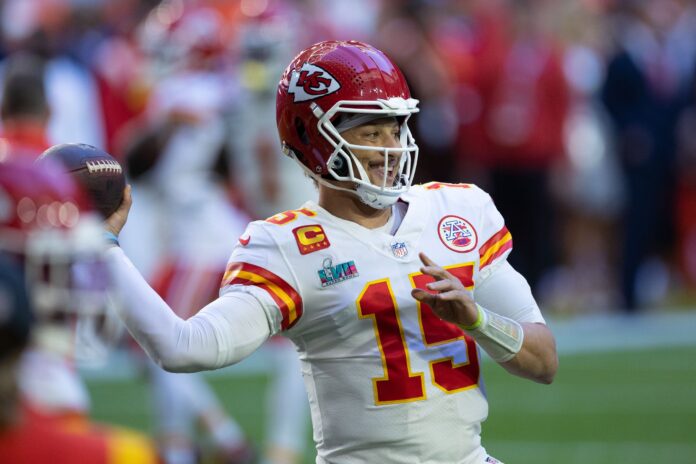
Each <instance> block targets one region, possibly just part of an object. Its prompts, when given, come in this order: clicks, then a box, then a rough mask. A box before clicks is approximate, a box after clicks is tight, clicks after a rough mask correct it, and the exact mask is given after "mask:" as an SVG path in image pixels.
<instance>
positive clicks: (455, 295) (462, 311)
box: [411, 253, 478, 326]
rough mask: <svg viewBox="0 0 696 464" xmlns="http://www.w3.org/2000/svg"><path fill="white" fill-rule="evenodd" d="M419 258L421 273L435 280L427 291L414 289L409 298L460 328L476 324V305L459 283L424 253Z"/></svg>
mask: <svg viewBox="0 0 696 464" xmlns="http://www.w3.org/2000/svg"><path fill="white" fill-rule="evenodd" d="M419 257H420V259H421V262H422V263H423V267H422V268H421V272H422V273H423V274H425V275H429V276H431V277H432V278H434V279H435V281H434V282H430V283H429V284H427V285H426V288H427V289H420V288H416V289H414V290H412V291H411V296H413V298H415V299H416V300H418V301H420V302H421V303H424V304H427V305H428V306H430V307H431V308H432V310H433V312H434V313H435V315H436V316H438V317H439V318H441V319H443V320H445V321H448V322H452V323H454V324H457V325H461V326H470V325H472V324H474V323H475V322H476V319H477V317H478V309H477V308H476V303H474V300H473V298H472V296H471V292H469V291H468V290H467V289H466V288H464V285H462V283H461V281H460V280H459V279H457V278H456V277H455V276H453V275H452V274H450V273H449V272H448V271H447V270H446V269H444V268H442V267H441V266H438V265H437V264H436V263H435V262H433V261H432V260H431V259H430V258H429V257H428V256H427V255H425V253H420V254H419Z"/></svg>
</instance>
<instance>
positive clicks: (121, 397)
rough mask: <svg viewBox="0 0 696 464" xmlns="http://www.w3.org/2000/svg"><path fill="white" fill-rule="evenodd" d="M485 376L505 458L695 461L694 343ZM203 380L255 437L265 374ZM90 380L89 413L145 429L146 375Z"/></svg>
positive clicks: (488, 432) (486, 438)
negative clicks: (544, 370) (540, 376)
mask: <svg viewBox="0 0 696 464" xmlns="http://www.w3.org/2000/svg"><path fill="white" fill-rule="evenodd" d="M694 337H696V334H695V335H694ZM484 379H485V382H486V388H487V391H488V395H489V399H490V415H489V418H488V420H487V421H486V422H485V423H484V428H483V442H484V445H485V446H486V447H487V449H488V450H489V452H490V453H491V454H492V455H494V456H496V457H497V458H498V459H501V460H503V461H505V462H506V463H507V464H510V463H513V464H527V463H528V464H546V463H548V464H551V463H554V464H556V463H562V464H574V463H578V464H579V463H583V464H604V463H606V464H609V463H611V464H617V463H620V464H624V463H630V464H654V463H663V462H679V463H696V346H689V347H684V348H660V349H651V350H636V351H611V352H593V353H585V354H564V355H562V356H561V364H560V369H559V372H558V375H557V377H556V381H555V382H554V384H553V385H551V386H545V385H537V384H534V383H532V382H529V381H525V380H522V379H518V378H515V377H513V376H511V375H509V374H507V373H506V372H504V371H503V369H502V368H500V367H499V366H497V365H495V364H493V363H491V362H486V363H484ZM210 382H211V384H212V385H213V387H214V389H215V390H216V391H217V392H218V393H219V394H220V397H221V398H222V400H223V401H224V403H225V405H226V407H227V408H228V409H229V411H230V412H231V413H232V414H233V415H234V416H235V417H236V418H237V419H238V420H239V422H240V423H241V425H242V427H243V428H244V429H245V431H246V432H247V433H248V434H249V436H250V437H251V438H252V439H254V440H255V441H256V442H257V443H262V441H263V431H264V425H263V420H264V418H265V411H264V410H263V407H264V396H263V395H264V391H265V385H266V382H267V378H266V377H265V376H264V375H263V374H253V375H212V376H210ZM88 386H89V389H90V392H91V394H92V399H93V416H94V418H95V419H96V420H102V421H108V422H112V423H117V424H122V425H126V426H130V427H135V428H138V429H140V430H143V431H146V432H150V431H151V424H152V417H151V413H150V409H149V406H148V402H149V390H148V387H147V385H146V384H145V381H144V379H139V380H138V379H132V378H129V379H125V380H108V381H107V380H103V379H102V380H98V379H92V380H90V381H89V382H88ZM307 448H308V450H307V454H306V458H305V462H306V463H307V464H309V463H313V462H314V457H313V454H312V451H313V450H312V443H311V432H310V431H309V430H308V431H307Z"/></svg>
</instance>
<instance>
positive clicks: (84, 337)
mask: <svg viewBox="0 0 696 464" xmlns="http://www.w3.org/2000/svg"><path fill="white" fill-rule="evenodd" d="M104 247H105V242H104V239H103V236H102V228H101V221H100V220H99V218H98V215H97V214H96V212H94V211H93V210H91V208H90V206H89V204H88V203H87V201H86V196H84V194H83V193H82V191H81V190H80V189H79V187H78V186H77V184H76V183H75V181H74V180H73V179H72V177H70V175H69V174H67V173H65V172H64V169H63V167H62V166H58V165H54V164H53V163H50V162H49V163H42V164H36V163H30V162H28V161H24V160H18V161H13V162H8V163H0V253H2V254H4V255H7V256H9V257H10V258H11V259H14V260H16V261H17V262H19V263H20V264H21V265H22V266H23V267H24V272H25V275H26V285H27V289H28V290H29V294H30V297H31V304H32V307H33V309H34V312H35V316H36V320H37V324H36V329H35V332H34V333H35V336H36V342H37V343H39V344H41V345H42V346H44V347H46V348H48V349H50V350H53V351H57V352H59V353H60V354H63V355H75V356H77V357H80V356H82V355H87V353H86V351H90V352H91V353H89V355H90V356H91V355H92V354H95V350H98V351H100V352H101V353H99V354H105V353H104V348H105V346H104V342H105V341H106V340H104V339H103V337H101V335H103V334H105V333H106V332H108V333H109V335H110V336H111V335H114V336H115V335H116V333H117V332H118V330H119V325H118V324H116V323H115V319H113V318H109V317H106V316H107V315H108V313H107V311H106V310H107V295H106V291H107V289H108V283H109V276H108V270H107V269H106V266H105V263H104V262H103V260H102V258H101V256H102V254H103V250H104ZM94 329H99V330H100V331H105V332H102V334H100V336H96V335H95V332H94ZM76 334H77V336H78V337H77V339H76V337H75V335H76Z"/></svg>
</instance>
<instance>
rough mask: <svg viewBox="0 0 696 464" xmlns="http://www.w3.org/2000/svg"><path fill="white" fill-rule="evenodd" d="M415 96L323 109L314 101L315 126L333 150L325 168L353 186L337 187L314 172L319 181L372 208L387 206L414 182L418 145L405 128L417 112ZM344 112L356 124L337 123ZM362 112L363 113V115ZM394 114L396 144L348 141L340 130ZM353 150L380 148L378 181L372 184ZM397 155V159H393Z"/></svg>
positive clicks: (347, 102)
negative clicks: (381, 160)
mask: <svg viewBox="0 0 696 464" xmlns="http://www.w3.org/2000/svg"><path fill="white" fill-rule="evenodd" d="M417 104H418V100H415V99H412V98H409V99H403V98H390V99H389V100H381V99H380V100H374V101H345V100H342V101H339V102H337V103H336V104H335V105H334V106H333V107H332V108H331V109H330V110H329V111H327V112H326V113H322V111H321V109H320V108H319V107H318V106H316V105H314V106H313V108H312V111H313V112H314V114H315V115H316V116H318V122H317V129H318V130H319V133H320V134H321V135H322V136H323V137H324V138H325V139H326V141H328V142H329V144H330V145H331V146H332V147H333V149H334V150H333V152H332V153H331V155H330V156H329V158H328V161H327V163H326V164H327V169H328V173H329V176H330V177H331V179H332V180H336V181H339V182H352V183H353V184H355V189H354V190H353V189H347V188H343V187H339V186H337V185H335V184H333V183H331V182H328V181H327V180H326V177H324V178H320V177H319V176H314V177H315V178H317V180H318V181H319V182H321V183H322V184H324V185H326V186H328V187H330V188H334V189H338V190H344V191H349V192H352V193H354V194H356V195H357V196H358V197H359V198H360V200H361V201H362V202H363V203H365V204H366V205H368V206H371V207H373V208H375V209H383V208H388V207H390V206H391V205H392V204H394V203H395V202H396V201H397V200H398V199H399V197H400V196H401V195H402V194H404V193H405V192H407V191H408V189H409V188H410V187H411V183H412V182H413V177H414V175H415V171H416V165H417V163H418V145H416V143H415V139H414V138H413V135H412V134H411V131H410V129H409V128H408V120H409V118H410V116H411V115H412V114H414V113H416V112H418V108H417ZM343 115H347V116H348V117H349V118H350V119H352V120H353V121H356V122H357V123H356V124H353V125H351V126H349V127H341V124H340V123H339V125H338V127H337V126H336V125H335V123H334V122H335V121H338V120H340V119H341V116H343ZM362 116H364V117H362ZM389 117H394V118H396V119H397V121H398V122H399V141H400V145H401V146H400V147H399V148H390V147H375V146H372V145H356V144H352V143H349V142H348V141H347V140H346V139H345V138H344V137H343V136H342V135H341V133H342V132H343V131H345V130H347V129H349V128H352V127H356V126H359V125H362V124H368V123H369V122H371V121H373V120H376V119H382V118H389ZM353 150H364V151H372V152H379V153H381V154H382V155H383V157H384V173H385V175H384V177H383V181H382V184H381V185H375V184H373V183H372V181H371V180H370V178H369V176H368V173H367V172H366V171H365V169H364V167H363V165H362V163H360V161H359V159H358V157H357V156H356V155H355V153H354V151H353ZM395 159H396V161H394V160H395ZM390 167H391V169H392V170H396V174H395V176H394V182H393V185H387V180H388V179H389V177H390V176H389V175H388V172H389V170H390Z"/></svg>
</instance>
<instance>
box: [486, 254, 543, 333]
mask: <svg viewBox="0 0 696 464" xmlns="http://www.w3.org/2000/svg"><path fill="white" fill-rule="evenodd" d="M474 298H475V299H476V302H477V303H478V304H480V305H481V306H483V307H484V308H486V309H488V310H490V311H493V312H494V313H496V314H499V315H501V316H505V317H509V318H510V319H513V320H515V321H517V322H541V323H544V322H545V321H544V317H543V316H542V315H541V310H540V309H539V306H538V305H537V302H536V300H535V299H534V296H533V295H532V290H531V288H529V284H528V283H527V280H526V279H525V278H524V277H523V276H522V274H520V273H519V272H517V271H516V270H515V268H513V267H512V266H511V265H510V263H508V262H507V260H505V261H501V262H500V263H496V265H495V267H494V268H493V269H491V272H490V273H489V274H487V275H486V277H485V278H484V280H483V282H481V283H480V285H478V286H477V287H476V289H475V290H474Z"/></svg>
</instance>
